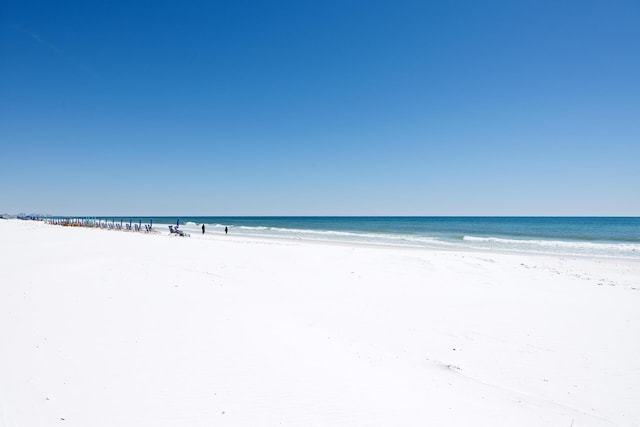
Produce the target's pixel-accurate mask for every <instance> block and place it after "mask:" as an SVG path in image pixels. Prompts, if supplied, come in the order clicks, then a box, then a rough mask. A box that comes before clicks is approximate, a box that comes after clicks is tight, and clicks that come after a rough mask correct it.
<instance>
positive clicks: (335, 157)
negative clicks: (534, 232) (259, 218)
mask: <svg viewBox="0 0 640 427" xmlns="http://www.w3.org/2000/svg"><path fill="white" fill-rule="evenodd" d="M0 61H1V66H0V140H1V142H0V146H1V149H2V155H1V156H0V212H9V213H16V212H27V213H30V212H41V213H51V214H60V215H63V214H64V215H72V214H73V215H93V214H96V215H98V214H100V215H634V216H637V215H640V160H639V159H640V2H638V1H635V0H626V1H624V0H608V1H588V0H587V1H565V2H557V1H535V2H534V1H530V2H529V1H486V2H477V1H455V0H454V1H427V0H424V1H415V2H414V1H384V2H383V1H335V2H334V1H321V2H320V1H313V2H311V1H310V2H305V1H290V2H288V1H278V2H269V1H260V2H258V1H255V2H254V1H225V2H220V1H203V2H196V1H194V2H168V1H166V2H164V1H136V2H123V1H86V2H69V1H55V2H51V1H46V2H34V1H29V0H25V1H3V2H2V3H1V4H0Z"/></svg>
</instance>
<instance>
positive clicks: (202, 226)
mask: <svg viewBox="0 0 640 427" xmlns="http://www.w3.org/2000/svg"><path fill="white" fill-rule="evenodd" d="M202 234H204V224H202Z"/></svg>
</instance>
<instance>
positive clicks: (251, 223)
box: [104, 216, 640, 259]
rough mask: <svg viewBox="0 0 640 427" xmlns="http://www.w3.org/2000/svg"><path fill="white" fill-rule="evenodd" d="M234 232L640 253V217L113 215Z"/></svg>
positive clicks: (193, 229)
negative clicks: (203, 226)
mask: <svg viewBox="0 0 640 427" xmlns="http://www.w3.org/2000/svg"><path fill="white" fill-rule="evenodd" d="M121 219H123V220H124V221H125V222H128V221H129V220H132V221H133V222H134V223H135V222H138V221H142V223H143V224H148V223H150V221H153V224H154V228H156V229H159V230H161V231H168V225H169V224H174V225H175V224H176V223H177V222H178V221H179V222H180V228H181V229H183V230H185V231H188V232H190V233H191V234H192V235H194V236H196V235H200V234H201V228H200V227H201V226H202V224H205V227H206V231H207V233H206V235H205V236H208V235H212V234H214V235H215V234H220V233H224V228H225V227H228V228H229V232H230V233H231V234H233V235H244V236H254V237H269V238H281V239H301V240H315V241H333V242H345V243H349V242H351V243H366V244H375V245H399V246H411V247H428V248H441V249H447V248H449V249H471V250H499V251H509V252H535V253H555V254H565V255H591V256H594V255H595V256H614V257H623V258H636V259H640V217H209V216H198V217H180V218H178V217H108V218H104V220H108V221H114V220H115V221H119V220H121Z"/></svg>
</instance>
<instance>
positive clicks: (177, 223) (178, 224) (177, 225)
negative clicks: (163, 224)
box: [176, 218, 180, 227]
mask: <svg viewBox="0 0 640 427" xmlns="http://www.w3.org/2000/svg"><path fill="white" fill-rule="evenodd" d="M179 226H180V218H178V221H177V222H176V227H179Z"/></svg>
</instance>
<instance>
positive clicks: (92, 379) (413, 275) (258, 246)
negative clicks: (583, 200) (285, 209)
mask: <svg viewBox="0 0 640 427" xmlns="http://www.w3.org/2000/svg"><path fill="white" fill-rule="evenodd" d="M0 236H1V240H0V242H1V243H0V426H2V427H17V426H20V427H32V426H33V427H35V426H56V425H59V426H81V427H86V426H105V427H107V426H109V427H113V426H119V427H123V426H136V427H140V426H153V427H163V426H167V427H169V426H185V427H186V426H403V427H406V426H509V427H514V426H518V427H522V426H566V427H571V426H573V427H579V426H640V262H638V261H637V260H628V259H627V260H624V259H611V258H587V257H583V258H577V257H560V256H550V255H533V254H531V255H526V254H504V253H503V254H498V253H490V252H456V251H438V250H431V249H411V248H393V247H366V246H355V245H349V244H331V243H318V242H305V241H293V240H292V241H283V240H278V241H275V240H267V239H257V238H253V239H252V238H246V237H238V236H233V235H228V236H225V235H224V234H219V235H211V234H208V235H207V236H206V238H202V237H201V236H193V237H191V238H180V237H175V236H168V235H166V234H155V235H154V234H145V233H133V232H123V231H108V230H100V229H88V228H68V227H60V226H53V225H47V224H44V223H41V222H35V221H18V220H0Z"/></svg>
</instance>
